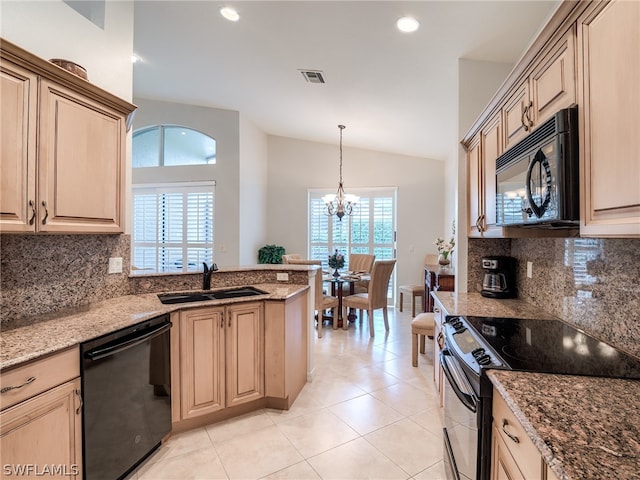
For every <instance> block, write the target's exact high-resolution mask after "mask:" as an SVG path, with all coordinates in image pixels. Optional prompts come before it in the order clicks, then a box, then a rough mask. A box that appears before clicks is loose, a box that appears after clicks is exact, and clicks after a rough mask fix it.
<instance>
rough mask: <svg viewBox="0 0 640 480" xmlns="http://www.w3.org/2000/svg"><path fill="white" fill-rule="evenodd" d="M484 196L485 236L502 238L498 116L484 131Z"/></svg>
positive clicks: (500, 148) (500, 131)
mask: <svg viewBox="0 0 640 480" xmlns="http://www.w3.org/2000/svg"><path fill="white" fill-rule="evenodd" d="M480 152H481V155H482V179H483V184H482V185H483V187H482V194H483V197H484V200H483V202H482V204H483V206H484V212H483V213H484V217H483V230H484V236H488V235H495V236H501V234H502V229H501V228H498V227H496V158H498V157H499V156H500V155H501V154H502V122H501V121H500V116H499V115H497V116H496V117H495V118H494V119H493V120H492V121H491V122H489V123H488V124H487V126H486V127H485V128H483V129H482V146H481V149H480Z"/></svg>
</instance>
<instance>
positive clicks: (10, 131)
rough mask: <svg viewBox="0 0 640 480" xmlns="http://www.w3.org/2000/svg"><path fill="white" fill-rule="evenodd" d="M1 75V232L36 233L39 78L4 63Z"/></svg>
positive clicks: (0, 70) (0, 66) (1, 66)
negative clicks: (33, 223) (34, 231)
mask: <svg viewBox="0 0 640 480" xmlns="http://www.w3.org/2000/svg"><path fill="white" fill-rule="evenodd" d="M0 74H1V77H0V81H1V82H2V83H0V102H1V109H2V115H0V171H2V175H0V228H1V229H2V230H3V231H6V230H7V229H10V230H11V231H15V232H23V231H33V229H34V227H33V226H32V225H30V221H33V222H35V218H32V217H34V215H35V200H36V197H35V186H36V127H35V126H36V119H37V99H38V78H37V76H36V75H35V74H33V73H31V72H29V71H28V70H26V69H24V68H20V67H19V66H17V65H13V64H9V63H7V62H4V61H3V62H2V63H1V64H0ZM29 201H31V202H33V205H32V206H33V210H32V208H31V206H30V205H29ZM32 212H34V213H32Z"/></svg>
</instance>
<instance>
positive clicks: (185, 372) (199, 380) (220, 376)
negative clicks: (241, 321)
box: [180, 308, 225, 419]
mask: <svg viewBox="0 0 640 480" xmlns="http://www.w3.org/2000/svg"><path fill="white" fill-rule="evenodd" d="M180 350H181V351H180V354H181V358H180V380H181V382H182V384H181V398H180V404H181V408H182V418H183V419H187V418H193V417H198V416H200V415H204V414H207V413H211V412H215V411H218V410H221V409H223V408H224V407H225V403H224V393H225V392H224V387H225V382H224V378H225V375H224V362H225V358H224V308H202V309H194V310H185V311H183V312H181V313H180Z"/></svg>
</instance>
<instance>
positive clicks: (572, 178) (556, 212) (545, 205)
mask: <svg viewBox="0 0 640 480" xmlns="http://www.w3.org/2000/svg"><path fill="white" fill-rule="evenodd" d="M578 164H579V159H578V107H577V106H573V107H570V108H566V109H564V110H560V111H559V112H557V113H556V114H555V115H554V116H553V117H552V118H550V119H549V120H547V121H546V122H545V123H543V124H542V125H540V126H539V127H538V128H536V129H535V130H534V131H533V132H531V133H530V134H529V135H528V136H527V137H526V138H524V139H523V140H521V141H520V142H518V143H517V144H515V145H514V146H513V147H511V148H510V149H508V150H507V151H506V152H504V153H503V154H502V155H500V156H499V157H498V158H497V159H496V216H497V224H498V225H501V226H545V227H570V226H577V225H578V224H579V220H580V195H579V183H580V178H579V173H578Z"/></svg>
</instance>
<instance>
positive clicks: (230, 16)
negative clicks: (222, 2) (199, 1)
mask: <svg viewBox="0 0 640 480" xmlns="http://www.w3.org/2000/svg"><path fill="white" fill-rule="evenodd" d="M220 15H222V16H223V17H224V18H226V19H227V20H229V21H231V22H237V21H238V20H240V15H238V12H236V10H235V9H234V8H231V7H222V8H221V9H220Z"/></svg>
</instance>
